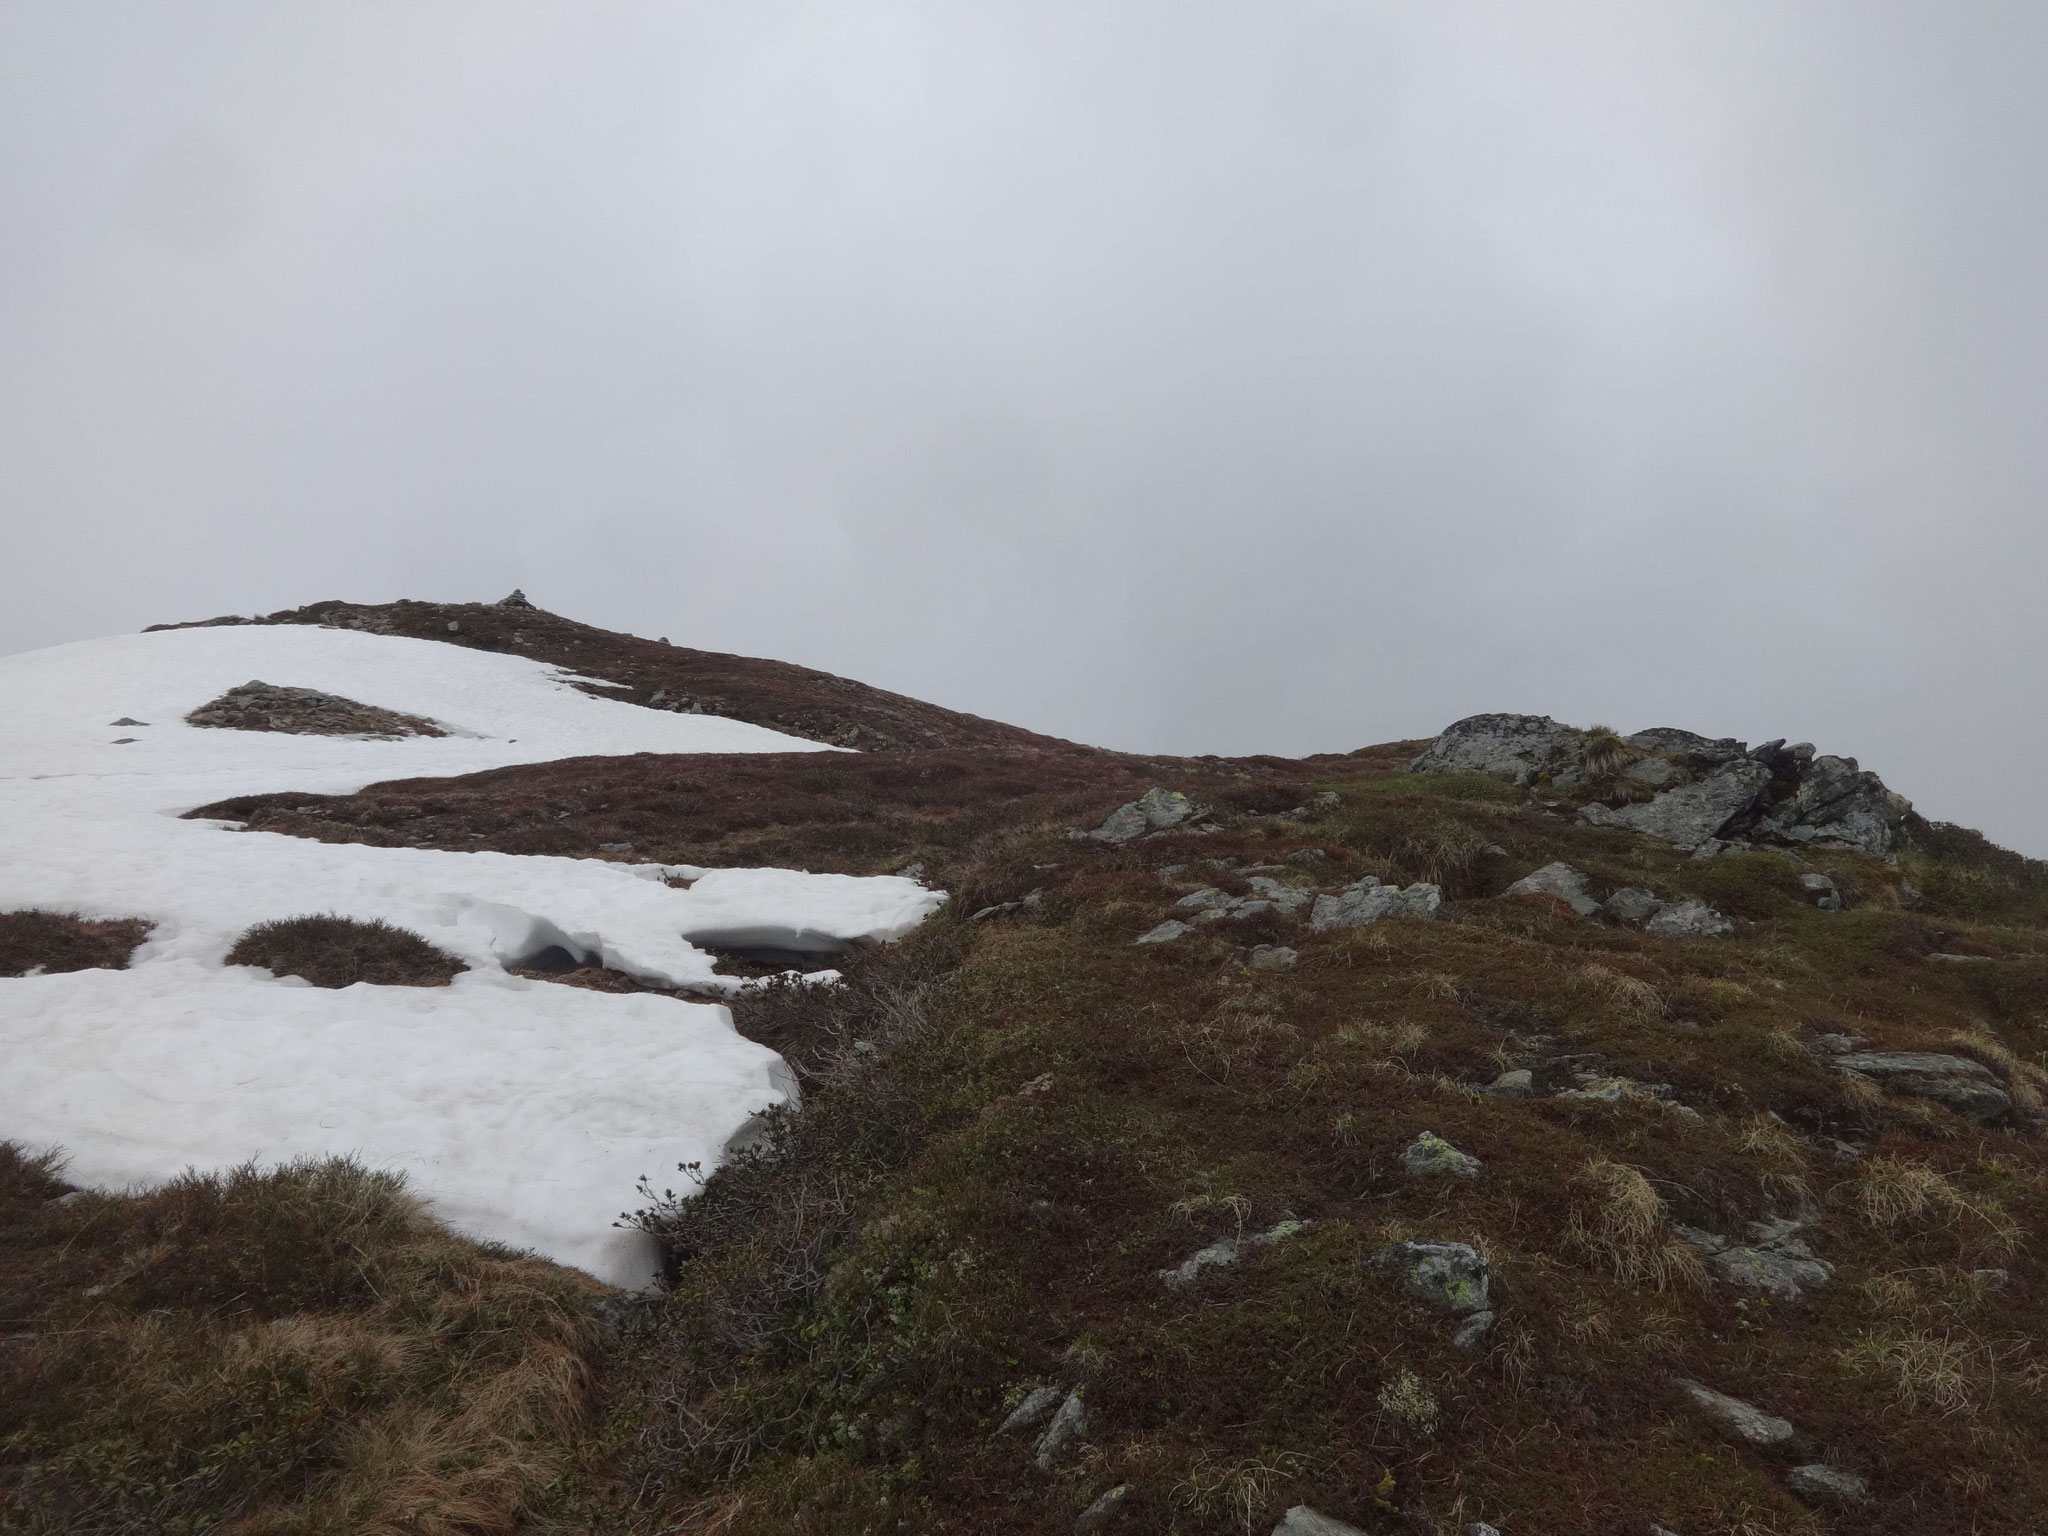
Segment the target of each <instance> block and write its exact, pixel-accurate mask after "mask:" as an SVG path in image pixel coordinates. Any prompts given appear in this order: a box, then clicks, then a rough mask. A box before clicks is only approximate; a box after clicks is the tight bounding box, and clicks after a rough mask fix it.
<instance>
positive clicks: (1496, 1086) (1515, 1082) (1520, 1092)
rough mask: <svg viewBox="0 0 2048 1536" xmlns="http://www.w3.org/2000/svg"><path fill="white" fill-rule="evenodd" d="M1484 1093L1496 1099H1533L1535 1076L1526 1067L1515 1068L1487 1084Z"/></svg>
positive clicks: (1534, 1094) (1534, 1095)
mask: <svg viewBox="0 0 2048 1536" xmlns="http://www.w3.org/2000/svg"><path fill="white" fill-rule="evenodd" d="M1486 1091H1487V1092H1488V1093H1490V1094H1493V1095H1494V1096H1495V1097H1497V1098H1503V1099H1533V1098H1534V1097H1536V1074H1535V1073H1534V1072H1531V1071H1530V1070H1529V1069H1528V1068H1527V1067H1517V1068H1516V1069H1515V1070H1514V1071H1512V1072H1503V1073H1501V1075H1500V1076H1499V1077H1496V1078H1495V1079H1494V1080H1493V1081H1492V1082H1490V1083H1488V1084H1487V1085H1486Z"/></svg>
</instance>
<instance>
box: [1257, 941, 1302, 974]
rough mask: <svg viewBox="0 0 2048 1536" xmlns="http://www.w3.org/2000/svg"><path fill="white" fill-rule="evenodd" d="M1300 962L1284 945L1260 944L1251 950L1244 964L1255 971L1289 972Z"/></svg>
mask: <svg viewBox="0 0 2048 1536" xmlns="http://www.w3.org/2000/svg"><path fill="white" fill-rule="evenodd" d="M1300 960H1301V956H1300V955H1299V954H1298V953H1296V952H1295V951H1294V950H1291V949H1289V948H1288V947H1287V946H1286V945H1285V944H1261V945H1259V946H1257V947H1256V948H1255V949H1253V950H1252V952H1251V955H1250V957H1249V958H1248V960H1247V961H1246V964H1248V965H1250V966H1251V968H1252V969H1253V970H1255V971H1291V970H1293V969H1294V967H1295V966H1296V964H1298V963H1299V962H1300Z"/></svg>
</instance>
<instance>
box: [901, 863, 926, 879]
mask: <svg viewBox="0 0 2048 1536" xmlns="http://www.w3.org/2000/svg"><path fill="white" fill-rule="evenodd" d="M896 873H897V875H898V876H899V877H901V878H902V879H905V880H922V879H923V878H924V863H923V861H922V860H912V861H911V862H910V863H908V864H906V865H904V866H903V867H902V868H901V869H899V870H897V871H896Z"/></svg>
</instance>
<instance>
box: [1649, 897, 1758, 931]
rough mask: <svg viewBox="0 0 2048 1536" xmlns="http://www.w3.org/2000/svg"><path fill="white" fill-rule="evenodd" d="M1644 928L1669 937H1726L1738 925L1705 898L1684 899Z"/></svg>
mask: <svg viewBox="0 0 2048 1536" xmlns="http://www.w3.org/2000/svg"><path fill="white" fill-rule="evenodd" d="M1643 931H1644V932H1646V933H1655V934H1661V935H1663V936H1664V937H1665V938H1667V939H1725V938H1727V937H1728V935H1729V934H1731V933H1733V932H1734V931H1735V924H1734V922H1733V921H1732V920H1731V919H1729V918H1726V917H1723V916H1722V915H1721V914H1720V913H1719V912H1716V911H1715V910H1714V909H1713V908H1712V907H1710V906H1708V905H1707V904H1706V903H1705V902H1703V901H1681V902H1679V903H1677V904H1676V905H1675V906H1669V907H1666V908H1665V909H1664V910H1663V911H1661V912H1659V913H1658V914H1657V915H1656V916H1655V917H1653V918H1651V919H1650V920H1649V921H1648V922H1647V923H1645V924H1643Z"/></svg>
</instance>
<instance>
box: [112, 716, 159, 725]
mask: <svg viewBox="0 0 2048 1536" xmlns="http://www.w3.org/2000/svg"><path fill="white" fill-rule="evenodd" d="M107 724H109V725H112V726H123V725H147V724H149V722H148V721H147V720H136V719H131V718H130V717H129V716H127V715H123V716H122V717H121V718H120V719H118V720H109V721H108V722H107Z"/></svg>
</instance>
